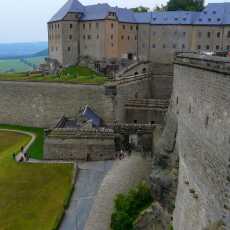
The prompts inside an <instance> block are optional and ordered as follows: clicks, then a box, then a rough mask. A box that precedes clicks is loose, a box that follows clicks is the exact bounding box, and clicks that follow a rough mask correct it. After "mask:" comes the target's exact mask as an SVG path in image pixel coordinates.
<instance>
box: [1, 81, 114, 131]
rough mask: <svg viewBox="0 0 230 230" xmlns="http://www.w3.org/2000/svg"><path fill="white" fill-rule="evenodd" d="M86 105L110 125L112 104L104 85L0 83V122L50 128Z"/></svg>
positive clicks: (74, 114)
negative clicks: (106, 94)
mask: <svg viewBox="0 0 230 230" xmlns="http://www.w3.org/2000/svg"><path fill="white" fill-rule="evenodd" d="M86 104H88V105H90V107H92V108H93V109H94V110H95V111H96V112H97V113H98V114H99V115H100V116H101V117H102V118H103V119H104V120H105V121H107V122H112V120H113V103H112V99H111V98H110V97H107V96H105V95H104V86H96V85H76V84H61V83H47V82H44V83H43V82H13V81H12V82H9V81H0V123H4V124H18V125H28V126H37V127H45V128H49V127H51V126H53V125H55V124H56V122H57V120H58V119H60V118H61V117H62V116H63V115H65V116H68V117H73V116H76V114H77V113H78V111H79V109H80V107H81V106H84V105H86Z"/></svg>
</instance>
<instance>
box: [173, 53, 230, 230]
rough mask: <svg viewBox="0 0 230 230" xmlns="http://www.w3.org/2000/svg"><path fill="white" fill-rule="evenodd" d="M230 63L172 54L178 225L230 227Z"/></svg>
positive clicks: (191, 228) (195, 228)
mask: <svg viewBox="0 0 230 230" xmlns="http://www.w3.org/2000/svg"><path fill="white" fill-rule="evenodd" d="M229 65H230V61H229V59H223V58H217V57H206V56H196V55H192V56H191V55H179V56H177V58H176V60H175V66H174V85H173V96H172V110H173V112H174V113H175V114H177V118H178V134H177V143H178V149H179V155H180V166H179V185H178V191H177V199H176V209H175V212H174V228H175V229H177V230H184V229H186V230H204V229H209V228H208V227H210V226H215V225H216V223H220V224H222V225H223V226H224V229H230V196H229V194H230V177H229V176H230V171H229V170H230V168H229V166H230V93H229V92H230V69H229ZM210 229H211V228H210ZM215 229H216V228H215Z"/></svg>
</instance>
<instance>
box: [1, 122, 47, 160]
mask: <svg viewBox="0 0 230 230" xmlns="http://www.w3.org/2000/svg"><path fill="white" fill-rule="evenodd" d="M0 129H12V130H22V131H26V132H31V133H34V134H35V135H36V140H35V141H34V143H33V144H32V145H31V146H30V148H29V153H30V157H31V158H34V159H38V160H41V159H42V158H43V145H44V129H41V128H32V127H24V126H23V127H22V126H16V125H2V124H0ZM0 141H1V140H0Z"/></svg>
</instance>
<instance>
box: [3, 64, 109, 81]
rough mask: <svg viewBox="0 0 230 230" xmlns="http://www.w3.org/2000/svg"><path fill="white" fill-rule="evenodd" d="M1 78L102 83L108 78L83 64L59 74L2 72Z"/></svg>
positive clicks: (9, 79)
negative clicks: (43, 74)
mask: <svg viewBox="0 0 230 230" xmlns="http://www.w3.org/2000/svg"><path fill="white" fill-rule="evenodd" d="M0 80H8V81H45V82H64V83H75V84H97V85H101V84H104V83H105V82H106V81H107V78H106V77H105V76H104V75H102V74H98V73H96V72H94V71H93V70H91V69H89V68H87V67H83V66H73V67H69V68H66V69H64V70H63V71H62V72H61V73H60V74H58V75H47V76H42V75H41V74H30V75H28V74H26V73H0Z"/></svg>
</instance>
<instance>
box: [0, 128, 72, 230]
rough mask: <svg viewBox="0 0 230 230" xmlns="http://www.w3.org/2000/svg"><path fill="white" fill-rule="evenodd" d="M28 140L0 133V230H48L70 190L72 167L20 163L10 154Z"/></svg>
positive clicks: (17, 135)
mask: <svg viewBox="0 0 230 230" xmlns="http://www.w3.org/2000/svg"><path fill="white" fill-rule="evenodd" d="M29 140H30V137H29V136H27V135H23V134H18V133H13V132H6V131H0V194H1V196H0V229H1V230H52V229H53V227H54V225H55V223H56V221H57V218H58V216H60V214H61V213H62V212H63V205H64V202H65V200H66V197H67V196H68V195H69V192H70V190H71V180H72V173H73V165H72V164H23V163H16V162H15V161H14V160H13V159H12V153H13V152H17V151H18V150H19V149H20V147H21V146H22V145H26V143H28V142H29Z"/></svg>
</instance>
